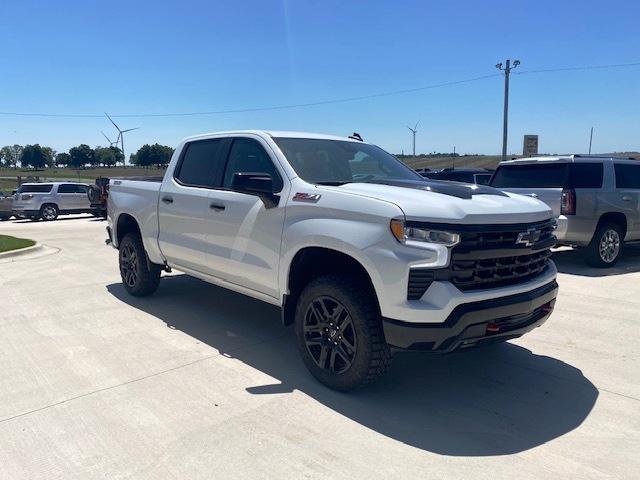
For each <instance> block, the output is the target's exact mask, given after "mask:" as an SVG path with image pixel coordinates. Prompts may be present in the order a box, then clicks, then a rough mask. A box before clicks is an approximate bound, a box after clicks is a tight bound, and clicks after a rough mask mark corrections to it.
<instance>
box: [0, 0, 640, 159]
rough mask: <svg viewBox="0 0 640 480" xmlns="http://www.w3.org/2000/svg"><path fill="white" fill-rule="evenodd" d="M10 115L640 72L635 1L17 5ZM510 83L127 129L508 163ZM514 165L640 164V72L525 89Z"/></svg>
mask: <svg viewBox="0 0 640 480" xmlns="http://www.w3.org/2000/svg"><path fill="white" fill-rule="evenodd" d="M1 11H2V12H1V15H0V45H2V48H0V65H2V71H1V72H0V111H3V112H26V113H29V112H31V113H38V112H45V113H62V114H100V113H101V112H103V111H107V112H109V113H111V114H114V115H118V114H138V113H167V112H192V111H217V110H228V109H241V108H252V107H263V106H271V105H283V104H296V103H305V102H314V101H323V100H331V99H335V98H343V97H352V96H359V95H367V94H376V93H379V92H387V91H393V90H400V89H408V88H414V87H421V86H426V85H432V84H437V83H442V82H448V81H456V80H463V79H467V78H473V77H478V76H482V75H490V74H494V73H497V70H496V69H495V67H494V65H495V64H496V63H497V62H499V61H503V60H504V59H505V58H517V59H520V60H521V62H522V64H521V65H520V67H518V69H517V70H515V71H514V73H517V72H519V71H520V72H525V71H527V70H537V69H542V68H555V67H565V66H582V65H601V64H617V63H629V62H640V28H638V27H639V23H638V19H639V18H640V2H637V1H631V0H629V1H625V2H616V1H608V2H602V1H557V0H556V1H546V0H537V1H514V0H511V1H483V2H478V1H466V2H463V1H443V0H440V1H428V0H423V1H419V0H413V1H402V0H396V1H375V0H371V1H364V0H358V1H355V0H353V1H345V0H343V1H337V0H335V1H334V0H324V1H319V0H277V1H276V0H274V1H271V0H253V1H242V0H236V1H233V2H231V1H188V0H186V1H182V2H163V1H131V0H129V1H126V2H124V1H123V2H120V1H116V0H114V1H109V2H106V1H104V2H102V1H92V0H84V1H66V2H63V1H56V2H52V1H41V2H34V1H29V0H24V1H6V2H4V3H3V6H2V9H1ZM502 92H503V78H501V77H494V78H488V79H484V80H479V81H476V82H471V83H467V84H460V85H454V86H447V87H442V88H436V89H430V90H423V91H419V92H414V93H407V94H403V95H395V96H387V97H380V98H373V99H368V100H360V101H354V102H348V103H338V104H330V105H322V106H314V107H308V108H296V109H289V110H276V111H262V112H249V113H231V114H222V115H211V116H194V117H163V118H120V119H116V121H117V122H119V123H120V124H121V127H122V128H125V127H140V130H139V131H135V132H131V133H130V134H129V135H128V136H127V137H125V141H126V144H125V147H126V149H127V153H129V152H131V151H133V150H135V149H137V148H138V147H139V146H141V145H142V144H144V143H154V142H159V143H165V144H169V145H174V144H176V143H177V142H178V141H179V140H180V139H181V138H182V137H185V136H188V135H192V134H196V133H203V132H207V131H218V130H229V129H238V128H264V129H278V130H304V131H318V132H326V133H334V134H345V135H346V134H350V133H351V132H353V131H358V132H360V133H361V134H362V135H363V136H364V137H365V139H367V140H369V141H372V142H374V143H377V144H379V145H381V146H382V147H383V148H386V149H387V150H390V151H392V152H395V153H399V152H400V151H401V150H402V149H404V150H405V152H408V151H409V150H410V145H411V136H410V132H409V131H408V130H407V129H406V127H405V125H407V124H413V123H415V122H416V121H417V120H418V119H420V120H421V123H420V126H419V132H418V136H417V150H418V151H419V152H431V151H451V150H452V149H453V146H454V145H455V146H456V150H457V151H458V152H462V153H465V152H466V153H475V152H478V153H487V154H491V153H499V151H500V149H501V135H502V133H501V132H502ZM510 113H511V114H510V141H509V151H510V152H518V151H519V150H521V148H522V135H523V134H526V133H532V134H538V135H540V150H541V151H543V152H549V153H553V152H558V153H559V152H581V151H585V150H586V149H587V147H588V136H589V128H590V127H591V126H594V127H595V134H594V151H601V152H605V151H624V150H636V151H637V150H640V67H629V68H618V69H610V70H591V71H573V72H557V73H546V74H542V73H539V74H536V73H531V74H526V75H525V74H521V75H513V76H512V81H511V97H510ZM100 130H104V131H105V132H107V134H113V128H112V127H111V126H110V124H109V123H108V121H107V120H106V119H103V118H39V117H15V116H6V115H0V145H5V144H13V143H20V144H26V143H40V144H42V145H50V146H52V147H53V148H55V149H56V150H58V151H66V150H67V149H68V148H69V147H71V146H73V145H76V144H79V143H88V144H89V145H91V146H96V145H104V144H105V141H104V139H103V137H102V135H101V134H100Z"/></svg>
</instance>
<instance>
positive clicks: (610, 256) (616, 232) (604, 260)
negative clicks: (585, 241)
mask: <svg viewBox="0 0 640 480" xmlns="http://www.w3.org/2000/svg"><path fill="white" fill-rule="evenodd" d="M623 239H624V234H623V231H622V227H620V225H618V224H617V223H613V222H605V223H602V224H601V225H599V226H598V228H597V229H596V232H595V233H594V234H593V238H592V239H591V242H590V243H589V246H588V247H587V249H586V254H587V256H586V259H585V260H586V262H587V263H588V264H589V265H591V266H592V267H596V268H608V267H613V266H614V265H615V264H616V263H617V262H618V259H619V258H620V254H621V253H622V247H623Z"/></svg>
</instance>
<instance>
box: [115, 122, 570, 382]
mask: <svg viewBox="0 0 640 480" xmlns="http://www.w3.org/2000/svg"><path fill="white" fill-rule="evenodd" d="M108 225H109V226H108V227H107V231H108V235H109V240H107V241H108V242H110V243H111V244H112V245H113V246H114V247H115V248H117V249H118V250H119V262H120V272H121V275H122V281H123V283H124V286H125V288H126V289H127V291H128V292H129V293H130V294H132V295H138V296H140V295H149V294H151V293H153V292H154V291H155V290H156V289H157V288H158V284H159V281H160V275H161V272H162V271H163V270H168V269H170V268H173V269H176V270H179V271H182V272H184V273H186V274H188V275H192V276H194V277H198V278H200V279H203V280H205V281H207V282H210V283H213V284H216V285H219V286H222V287H225V288H228V289H231V290H234V291H236V292H240V293H242V294H245V295H248V296H251V297H254V298H257V299H260V300H263V301H265V302H268V303H271V304H274V305H278V306H280V307H281V308H282V321H283V323H284V324H285V325H290V324H294V325H295V329H296V338H297V342H298V345H299V349H300V353H301V355H302V358H303V360H304V363H305V364H306V366H307V367H308V369H309V370H310V371H311V373H312V374H313V375H314V376H315V377H316V378H317V379H318V380H319V381H320V382H322V383H324V384H325V385H327V386H329V387H331V388H334V389H337V390H349V389H352V388H354V387H357V386H360V385H363V384H366V383H369V382H371V381H373V380H375V379H376V378H377V377H379V376H380V375H381V374H382V373H383V372H384V371H385V370H387V368H388V367H389V365H390V363H391V358H392V353H393V352H394V351H395V350H402V349H409V350H423V351H429V352H441V353H445V352H451V351H454V350H458V349H463V348H469V347H473V346H475V345H478V344H484V343H492V342H498V341H505V340H508V339H511V338H515V337H519V336H521V335H523V334H524V333H526V332H528V331H530V330H532V329H533V328H535V327H537V326H539V325H541V324H542V323H543V322H544V321H545V320H546V319H547V318H548V317H549V315H550V314H551V312H552V310H553V306H554V303H555V298H556V295H557V291H558V286H557V283H556V268H555V265H554V264H553V262H552V261H551V259H550V255H551V252H550V248H551V247H552V245H553V244H554V242H555V237H554V235H553V230H554V220H553V218H552V213H551V210H550V209H549V207H547V206H546V205H545V204H544V203H542V202H540V201H538V200H536V199H534V198H529V197H524V196H520V195H515V194H508V193H502V192H500V191H498V190H495V189H492V188H490V187H485V186H479V185H467V184H456V183H448V182H437V181H429V180H428V179H424V178H422V177H421V176H420V175H418V174H417V173H415V172H414V171H412V170H411V169H409V168H408V167H406V166H405V165H404V164H402V163H401V162H400V161H398V160H397V159H396V158H395V157H393V156H392V155H390V154H388V153H387V152H385V151H384V150H382V149H380V148H379V147H376V146H374V145H371V144H368V143H365V142H363V141H362V140H361V139H360V137H359V136H358V135H354V136H353V137H349V138H344V137H335V136H328V135H317V134H309V133H296V132H267V131H239V132H224V133H214V134H207V135H200V136H195V137H190V138H187V139H185V140H184V141H183V142H182V143H181V144H180V145H179V146H178V148H177V149H176V151H175V154H174V156H173V158H172V160H171V163H170V164H169V167H168V169H167V171H166V174H165V176H164V179H163V180H161V181H160V180H159V179H158V180H156V181H153V180H151V181H149V180H147V181H136V180H117V179H112V180H111V183H110V193H109V200H108ZM212 307H213V304H212ZM238 321H239V322H241V321H242V319H238Z"/></svg>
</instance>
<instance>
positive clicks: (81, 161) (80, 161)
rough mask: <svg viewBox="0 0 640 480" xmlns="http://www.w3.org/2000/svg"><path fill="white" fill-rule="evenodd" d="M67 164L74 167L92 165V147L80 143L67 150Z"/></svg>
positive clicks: (93, 158)
mask: <svg viewBox="0 0 640 480" xmlns="http://www.w3.org/2000/svg"><path fill="white" fill-rule="evenodd" d="M69 156H70V157H71V158H70V159H69V160H70V161H69V165H70V166H72V167H75V168H82V167H84V166H85V165H87V164H89V165H93V164H94V163H95V154H94V152H93V149H92V148H91V147H90V146H89V145H87V144H84V143H82V144H80V145H78V146H77V147H73V148H72V149H70V150H69Z"/></svg>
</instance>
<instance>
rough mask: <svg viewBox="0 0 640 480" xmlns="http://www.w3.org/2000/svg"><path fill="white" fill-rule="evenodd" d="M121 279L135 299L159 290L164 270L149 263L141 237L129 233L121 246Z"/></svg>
mask: <svg viewBox="0 0 640 480" xmlns="http://www.w3.org/2000/svg"><path fill="white" fill-rule="evenodd" d="M118 258H119V263H120V277H121V278H122V283H123V285H124V288H125V289H126V290H127V292H128V293H129V294H131V295H133V296H134V297H144V296H147V295H151V294H152V293H153V292H155V291H156V290H157V289H158V285H159V284H160V274H161V272H162V268H161V267H160V265H155V264H153V263H151V262H149V261H148V259H147V253H146V252H145V251H144V245H143V244H142V239H141V238H140V235H137V234H135V233H127V234H126V235H125V236H124V238H123V239H122V241H121V242H120V246H119V254H118Z"/></svg>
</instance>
